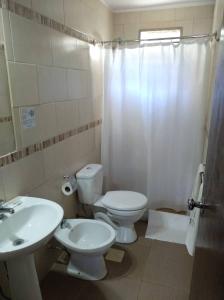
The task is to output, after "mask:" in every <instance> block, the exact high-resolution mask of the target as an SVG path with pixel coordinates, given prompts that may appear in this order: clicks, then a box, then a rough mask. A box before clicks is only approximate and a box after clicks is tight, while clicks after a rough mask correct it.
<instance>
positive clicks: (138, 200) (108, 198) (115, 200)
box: [102, 191, 148, 210]
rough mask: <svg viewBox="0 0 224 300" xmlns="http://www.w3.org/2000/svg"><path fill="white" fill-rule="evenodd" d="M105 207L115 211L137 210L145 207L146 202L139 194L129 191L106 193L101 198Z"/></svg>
mask: <svg viewBox="0 0 224 300" xmlns="http://www.w3.org/2000/svg"><path fill="white" fill-rule="evenodd" d="M102 203H103V205H104V206H105V207H108V208H111V209H115V210H139V209H143V208H145V207H146V205H147V203H148V200H147V198H146V197H145V196H144V195H143V194H140V193H136V192H129V191H114V192H107V193H106V195H105V196H104V197H103V198H102Z"/></svg>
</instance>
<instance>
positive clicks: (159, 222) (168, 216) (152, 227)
mask: <svg viewBox="0 0 224 300" xmlns="http://www.w3.org/2000/svg"><path fill="white" fill-rule="evenodd" d="M188 224H189V216H186V215H182V214H176V213H175V214H174V213H170V212H164V211H158V210H151V209H150V210H149V218H148V227H147V230H146V234H145V237H146V238H150V239H153V240H159V241H165V242H171V243H177V244H185V240H186V234H187V229H188Z"/></svg>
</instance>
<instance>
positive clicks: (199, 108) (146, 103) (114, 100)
mask: <svg viewBox="0 0 224 300" xmlns="http://www.w3.org/2000/svg"><path fill="white" fill-rule="evenodd" d="M104 53H105V95H104V116H103V136H102V163H103V166H104V173H105V182H106V185H105V189H106V190H113V189H125V190H132V191H138V192H141V193H143V194H145V195H146V196H147V197H148V199H149V206H150V207H151V208H159V207H171V208H175V209H184V208H186V199H187V198H188V197H189V196H190V195H191V190H192V186H193V182H194V176H195V174H196V172H197V168H198V165H199V163H200V162H201V160H202V152H203V144H204V125H205V115H206V106H207V98H208V89H207V87H208V85H209V82H208V77H209V71H208V70H209V57H210V42H209V41H208V40H200V41H197V42H194V41H191V42H187V43H186V42H185V43H183V42H181V43H180V44H179V45H178V46H177V45H173V44H168V45H161V44H160V45H150V46H144V47H136V46H133V47H130V46H127V45H126V46H125V47H118V48H116V49H104Z"/></svg>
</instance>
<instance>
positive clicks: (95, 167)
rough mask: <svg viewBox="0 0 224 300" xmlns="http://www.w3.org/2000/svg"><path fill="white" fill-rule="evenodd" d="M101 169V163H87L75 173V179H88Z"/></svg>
mask: <svg viewBox="0 0 224 300" xmlns="http://www.w3.org/2000/svg"><path fill="white" fill-rule="evenodd" d="M102 169H103V166H102V165H99V164H89V165H87V166H85V167H84V168H82V169H81V170H80V171H79V172H77V173H76V178H77V179H89V178H92V177H94V176H95V175H96V174H97V173H98V172H99V171H101V170H102Z"/></svg>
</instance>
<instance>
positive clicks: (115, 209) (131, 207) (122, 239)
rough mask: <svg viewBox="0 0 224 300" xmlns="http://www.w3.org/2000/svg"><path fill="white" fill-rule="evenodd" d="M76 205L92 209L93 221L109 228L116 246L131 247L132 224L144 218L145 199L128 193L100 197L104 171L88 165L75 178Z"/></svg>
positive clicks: (132, 236)
mask: <svg viewBox="0 0 224 300" xmlns="http://www.w3.org/2000/svg"><path fill="white" fill-rule="evenodd" d="M76 178H77V183H78V195H79V201H80V202H81V203H83V204H88V205H91V206H92V209H93V212H94V217H95V219H97V220H102V221H104V222H106V223H108V224H110V225H111V226H112V227H113V228H114V229H115V231H116V242H118V243H133V242H134V241H136V239H137V234H136V231H135V227H134V223H136V222H137V221H138V220H139V219H140V218H141V217H142V216H143V214H144V212H145V210H146V208H147V205H148V199H147V198H146V197H145V196H144V195H143V194H140V193H136V192H131V191H109V192H107V193H106V194H105V195H102V187H103V167H102V165H100V164H89V165H87V166H85V167H84V168H83V169H81V170H80V171H79V172H78V173H77V174H76Z"/></svg>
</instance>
